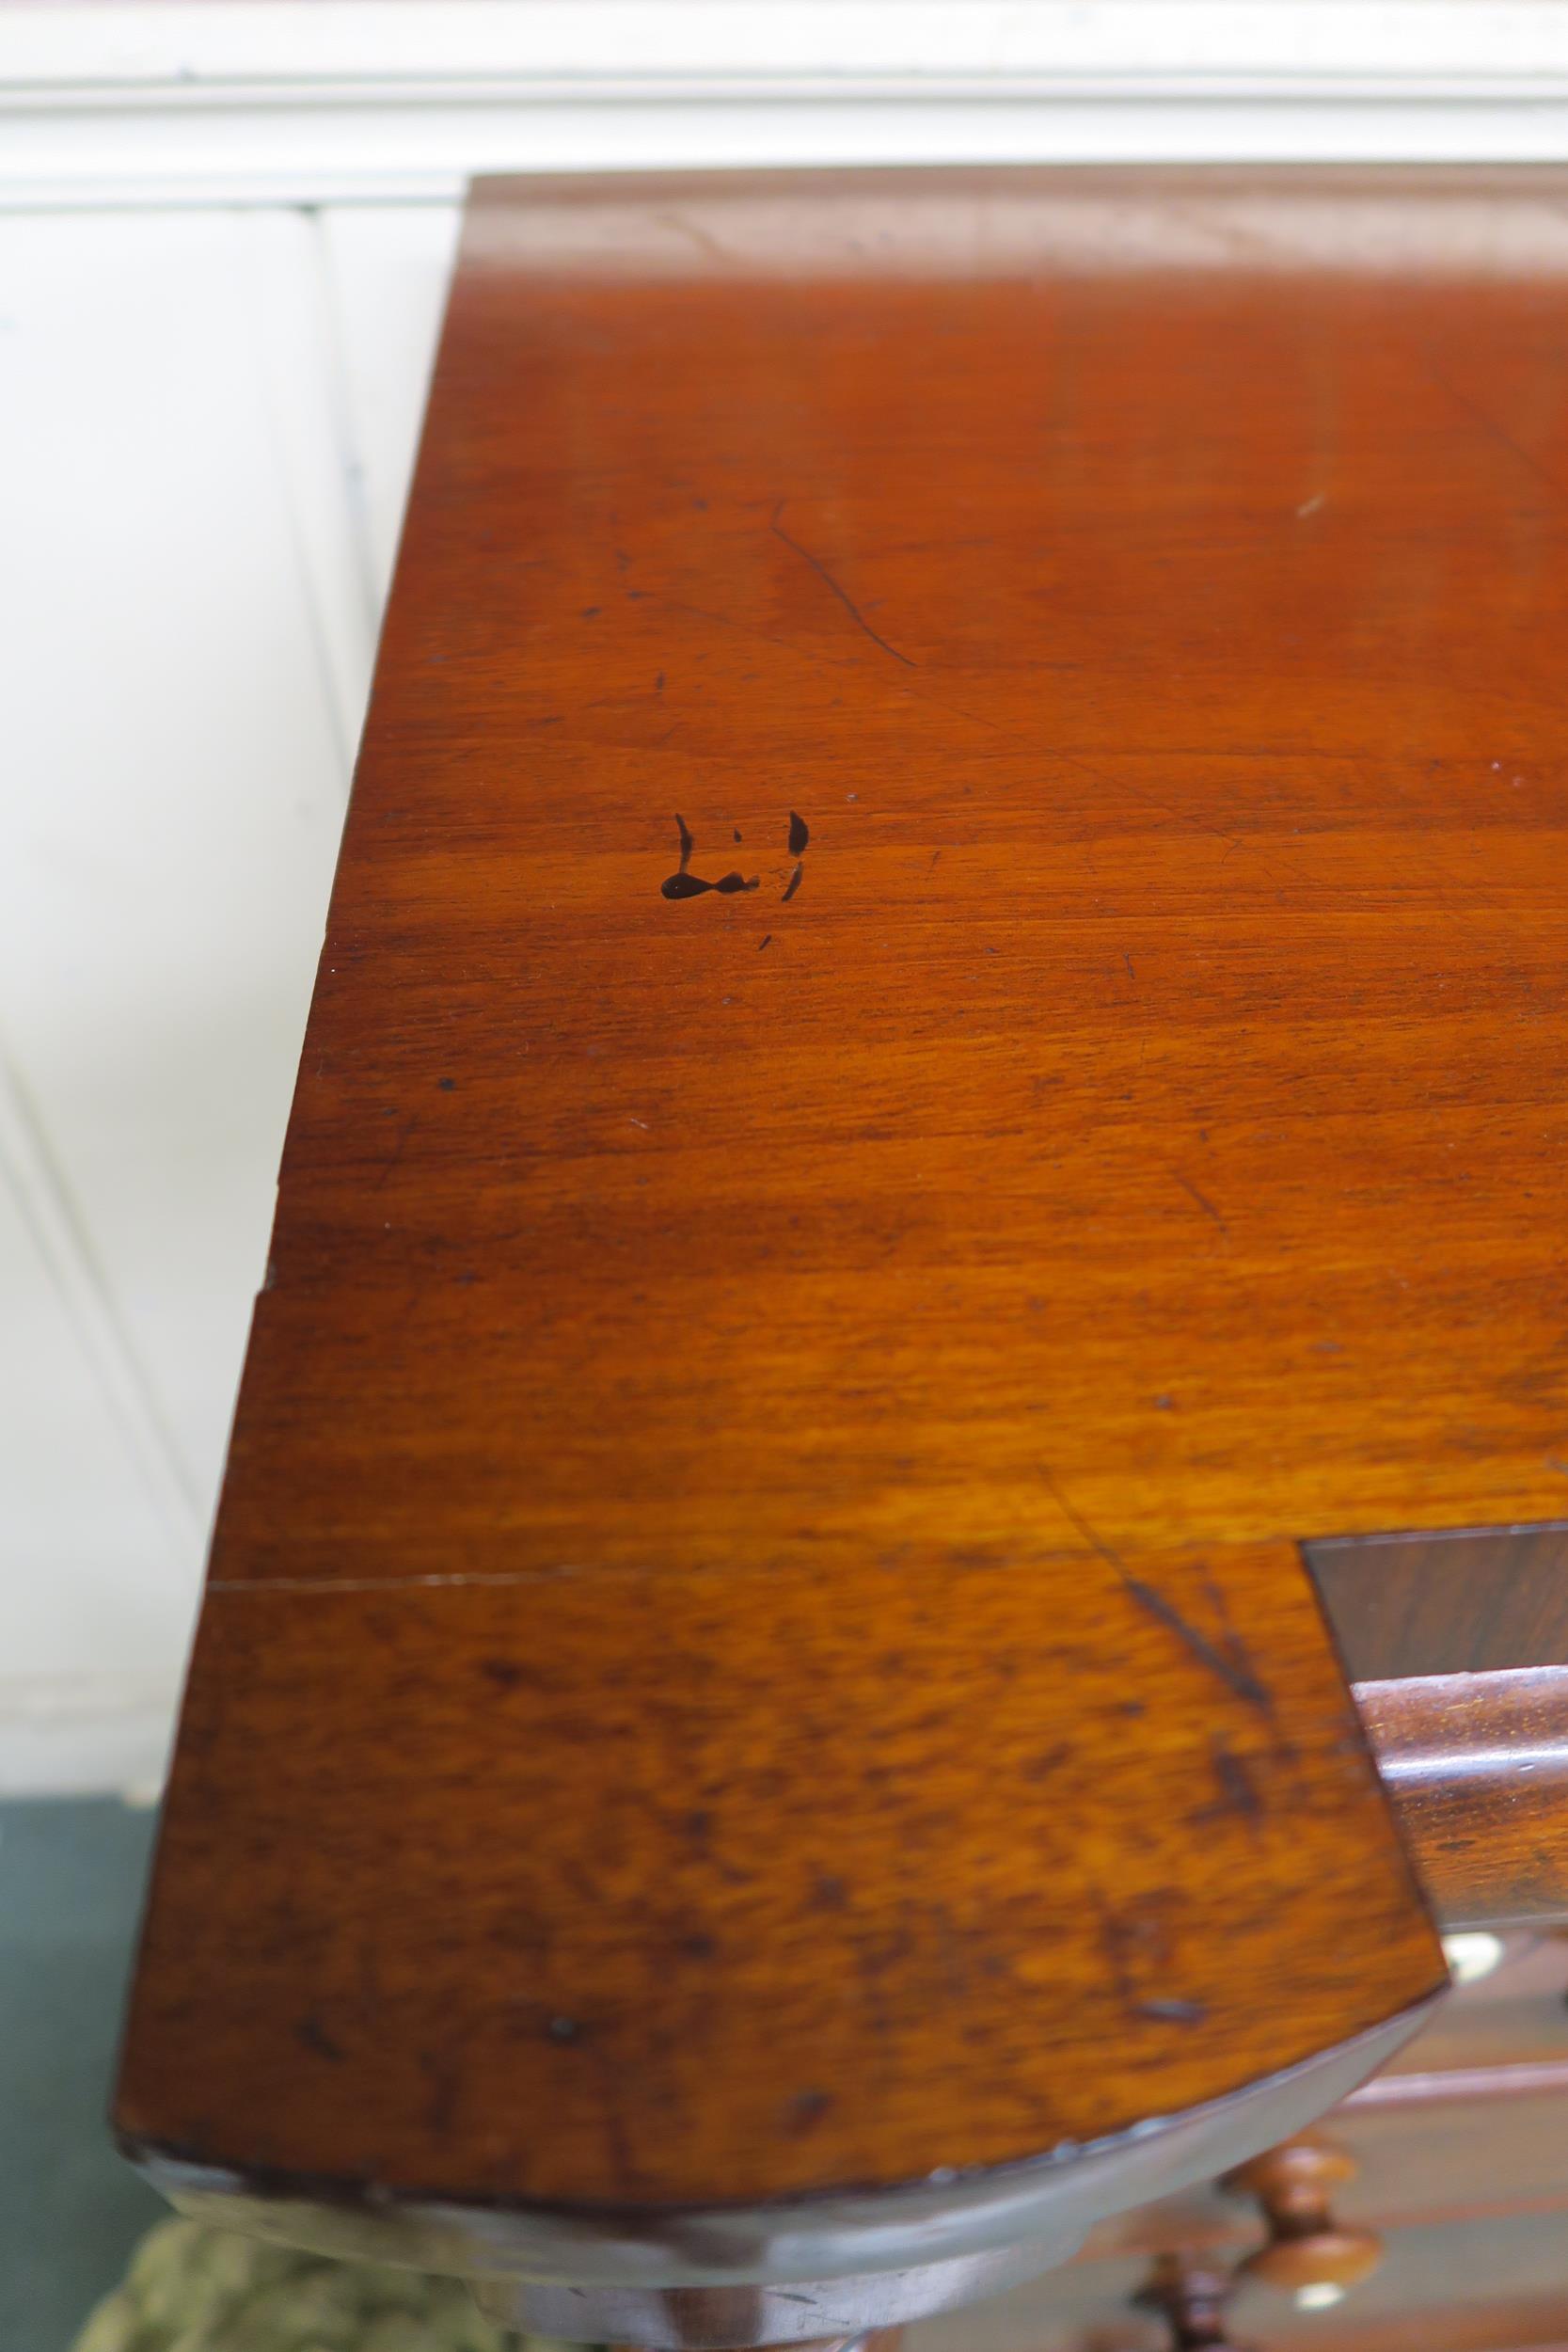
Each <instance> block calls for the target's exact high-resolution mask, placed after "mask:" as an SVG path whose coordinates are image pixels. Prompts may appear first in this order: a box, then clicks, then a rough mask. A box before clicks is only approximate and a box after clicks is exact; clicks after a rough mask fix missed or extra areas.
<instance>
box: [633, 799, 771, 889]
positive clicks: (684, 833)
mask: <svg viewBox="0 0 1568 2352" xmlns="http://www.w3.org/2000/svg"><path fill="white" fill-rule="evenodd" d="M675 831H676V832H677V833H678V834H679V835H680V844H681V862H680V865H679V866H677V868H676V869H675V871H674V873H673V874H670V875H667V876H666V878H665V879H664V881H663V882H660V883H659V886H658V887H659V894H660V896H661V897H663V898H701V897H702V896H703V894H704V892H705V891H708V890H717V891H718V892H719V894H720V896H721V898H734V897H735V896H736V893H737V892H739V891H742V890H759V889H760V888H761V887H762V876H761V875H760V874H753V875H752V878H751V880H750V882H748V881H747V879H746V877H745V875H744V874H721V875H720V877H719V880H718V881H717V882H705V881H704V880H703V878H702V876H701V875H700V874H690V873H688V871H687V868H688V866H689V865H690V863H691V852H692V850H693V849H694V848H695V846H696V845H695V843H694V842H693V840H692V838H691V828H690V826H689V824H688V823H687V821H686V819H685V818H684V817H683V816H681V814H680V812H679V811H678V810H677V811H676V813H675ZM735 837H736V840H737V841H738V840H739V838H740V835H739V834H738V833H737V834H736V836H735Z"/></svg>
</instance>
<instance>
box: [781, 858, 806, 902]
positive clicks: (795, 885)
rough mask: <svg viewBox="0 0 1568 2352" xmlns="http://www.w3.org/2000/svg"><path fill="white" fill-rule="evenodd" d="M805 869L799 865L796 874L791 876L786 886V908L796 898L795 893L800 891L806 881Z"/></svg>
mask: <svg viewBox="0 0 1568 2352" xmlns="http://www.w3.org/2000/svg"><path fill="white" fill-rule="evenodd" d="M805 872H806V869H805V867H804V866H801V865H800V864H799V863H798V864H797V865H796V868H795V871H794V873H793V874H791V876H790V878H789V880H788V882H786V883H785V884H784V904H785V905H786V906H787V905H788V904H789V901H790V899H791V898H794V896H795V893H796V892H797V891H798V890H799V889H800V884H801V882H803V881H804V879H805Z"/></svg>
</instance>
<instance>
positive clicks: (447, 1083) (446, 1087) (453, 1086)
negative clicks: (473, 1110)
mask: <svg viewBox="0 0 1568 2352" xmlns="http://www.w3.org/2000/svg"><path fill="white" fill-rule="evenodd" d="M436 1085H437V1086H438V1087H439V1088H440V1089H441V1092H442V1093H443V1094H455V1093H456V1091H457V1080H456V1079H455V1078H437V1079H436Z"/></svg>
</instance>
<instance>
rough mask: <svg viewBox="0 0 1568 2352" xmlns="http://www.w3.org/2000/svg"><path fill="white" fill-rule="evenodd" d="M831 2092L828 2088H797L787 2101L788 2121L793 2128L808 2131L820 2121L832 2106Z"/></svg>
mask: <svg viewBox="0 0 1568 2352" xmlns="http://www.w3.org/2000/svg"><path fill="white" fill-rule="evenodd" d="M832 2104H833V2101H832V2092H831V2091H828V2090H798V2091H797V2092H796V2094H795V2096H794V2098H793V2099H792V2100H791V2101H790V2103H789V2121H790V2123H791V2126H792V2127H793V2129H794V2130H796V2131H798V2132H804V2131H809V2130H810V2129H811V2127H812V2125H813V2124H814V2123H816V2122H820V2120H821V2118H822V2117H823V2116H824V2115H826V2114H827V2112H828V2109H829V2108H830V2107H831V2106H832Z"/></svg>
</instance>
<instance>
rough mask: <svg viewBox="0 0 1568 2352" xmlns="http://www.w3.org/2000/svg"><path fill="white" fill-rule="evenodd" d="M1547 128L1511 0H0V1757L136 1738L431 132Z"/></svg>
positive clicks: (1386, 132) (237, 1246)
mask: <svg viewBox="0 0 1568 2352" xmlns="http://www.w3.org/2000/svg"><path fill="white" fill-rule="evenodd" d="M1259 155H1260V156H1266V157H1274V158H1284V157H1316V156H1374V157H1377V156H1389V157H1400V156H1417V157H1430V158H1448V159H1455V158H1461V159H1462V158H1465V157H1479V158H1486V159H1493V158H1510V157H1512V158H1568V6H1565V5H1563V4H1562V0H1191V4H1189V0H1005V4H1004V0H967V5H960V4H959V0H439V4H438V5H434V6H432V5H426V0H312V5H311V6H309V7H308V8H306V7H301V6H297V5H277V0H253V4H250V5H236V4H235V0H207V4H206V5H204V6H200V7H188V6H143V5H140V4H139V0H130V4H129V5H127V4H125V0H117V5H114V6H110V7H90V6H88V7H73V6H53V7H15V6H13V7H10V8H6V9H5V10H4V11H0V683H3V689H4V691H3V696H0V709H3V711H4V718H5V735H4V748H3V755H0V1793H5V1792H8V1791H14V1790H17V1789H23V1788H114V1787H119V1786H124V1785H126V1784H127V1783H133V1782H137V1781H145V1782H150V1781H152V1780H154V1779H155V1778H156V1775H157V1772H158V1770H159V1765H160V1759H161V1756H162V1754H163V1751H164V1746H165V1742H166V1736H167V1730H168V1725H169V1723H170V1720H171V1716H172V1710H173V1708H174V1704H175V1701H176V1697H177V1691H178V1683H179V1677H180V1673H181V1668H182V1659H183V1652H184V1645H185V1642H186V1639H187V1635H188V1629H189V1626H190V1622H191V1618H192V1614H193V1611H194V1606H195V1598H196V1593H197V1588H198V1579H199V1572H200V1565H201V1558H202V1551H203V1547H204V1542H205V1531H206V1527H207V1523H208V1520H209V1518H210V1516H211V1511H212V1505H213V1499H214V1492H215V1488H216V1483H217V1478H218V1473H219V1469H220V1466H221V1457H222V1452H223V1444H224V1438H225V1431H226V1426H227V1422H228V1417H229V1412H230V1401H231V1398H232V1394H233V1390H234V1383H235V1379H236V1376H237V1374H238V1369H239V1363H240V1359H241V1355H242V1353H243V1348H244V1343H245V1328H246V1324H247V1320H248V1315H249V1308H250V1300H251V1296H252V1294H253V1292H254V1290H255V1288H256V1284H257V1282H258V1280H259V1279H260V1274H261V1266H262V1263H263V1260H264V1255H265V1248H266V1240H267V1231H268V1226H269V1222H270V1217H271V1208H272V1193H273V1183H274V1176H275V1171H276V1167H277V1154H278V1149H279V1145H280V1142H281V1138H282V1132H283V1123H284V1119H285V1116H286V1112H287V1106H288V1101H289V1094H290V1089H291V1086H292V1083H293V1068H294V1062H295V1058H296V1056H297V1052H298V1043H299V1038H300V1034H301V1030H302V1026H303V1023H304V1018H305V1010H306V1006H307V1002H308V999H309V988H310V982H311V978H312V975H313V970H314V964H315V958H316V952H317V948H318V945H319V941H320V935H321V928H322V919H323V914H324V910H325V898H326V891H327V886H328V882H329V879H330V873H331V866H332V859H333V853H334V849H335V844H336V836H337V832H338V828H339V824H340V821H341V813H342V809H343V804H344V800H345V796H346V792H347V787H348V778H349V771H350V768H351V764H352V758H353V751H354V744H355V739H356V734H357V730H358V725H359V720H360V714H361V709H362V706H363V702H364V696H365V691H366V685H367V680H368V675H369V664H370V659H371V652H372V644H373V639H374V634H375V629H376V625H377V619H378V615H379V612H380V607H381V602H382V598H383V596H384V595H385V591H386V585H387V581H388V574H389V570H390V565H391V562H392V556H393V551H394V547H395V542H396V537H397V532H398V525H399V518H400V514H401V509H402V504H403V499H404V487H405V484H406V480H407V475H408V470H409V465H410V461H411V456H412V452H413V446H414V439H415V435H416V431H417V424H418V418H419V413H420V406H421V403H422V397H423V389H424V385H425V381H426V377H427V373H428V369H429V364H430V359H431V357H432V352H433V347H434V342H435V336H436V327H437V324H438V316H439V310H440V306H441V301H442V296H443V292H444V286H445V281H446V278H447V275H448V271H449V268H450V262H451V252H452V247H453V242H454V236H455V230H456V220H457V199H458V196H459V193H460V189H461V184H462V182H463V180H464V178H465V176H466V175H467V173H468V172H469V171H471V170H475V169H494V168H513V169H529V168H581V167H595V168H610V169H613V168H628V167H636V166H640V165H647V164H680V163H692V164H720V163H760V162H773V163H782V164H811V163H820V162H826V161H863V162H874V161H941V160H970V159H978V160H986V161H1004V160H1023V159H1033V160H1047V161H1050V160H1070V159H1080V158H1083V157H1092V158H1117V159H1139V158H1154V157H1169V156H1189V157H1233V156H1242V157H1244V156H1259Z"/></svg>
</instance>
